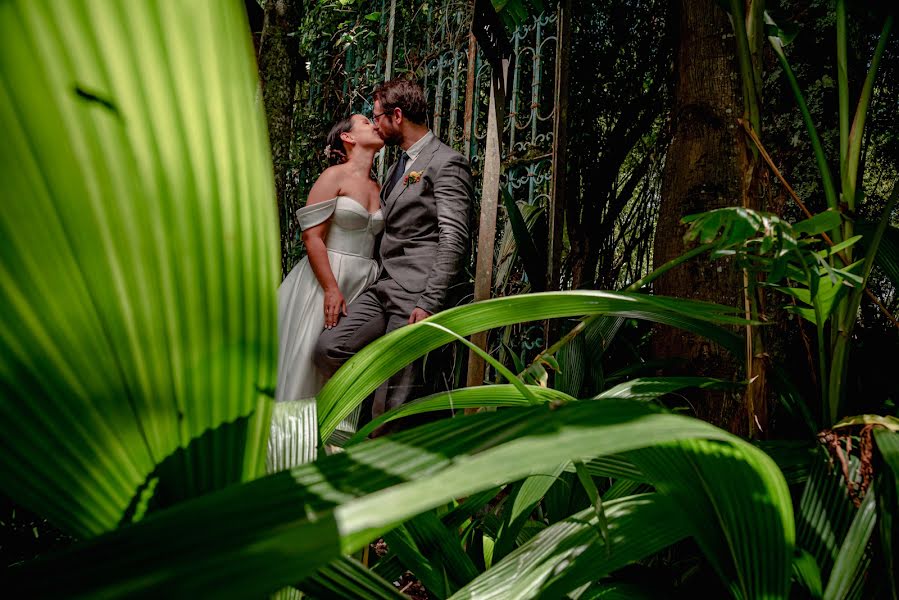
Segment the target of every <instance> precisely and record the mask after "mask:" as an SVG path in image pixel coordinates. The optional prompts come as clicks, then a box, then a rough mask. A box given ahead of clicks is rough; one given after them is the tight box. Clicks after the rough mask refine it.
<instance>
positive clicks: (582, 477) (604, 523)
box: [574, 461, 612, 553]
mask: <svg viewBox="0 0 899 600" xmlns="http://www.w3.org/2000/svg"><path fill="white" fill-rule="evenodd" d="M574 468H575V472H576V473H577V478H578V481H580V482H581V485H582V486H583V487H584V491H585V492H587V497H588V498H589V499H590V504H591V505H592V506H593V512H594V513H595V514H596V522H597V525H598V526H599V532H600V534H602V541H603V543H604V544H605V547H606V552H607V553H611V552H612V546H611V543H610V540H609V521H608V519H606V512H605V510H604V509H603V506H602V496H600V495H599V490H597V489H596V482H595V481H593V478H592V477H591V476H590V473H589V472H588V471H587V468H586V467H585V466H584V463H582V462H581V461H575V462H574Z"/></svg>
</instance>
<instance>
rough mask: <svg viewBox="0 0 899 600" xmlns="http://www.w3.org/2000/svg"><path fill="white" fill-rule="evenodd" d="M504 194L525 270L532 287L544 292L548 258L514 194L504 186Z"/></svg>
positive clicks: (536, 290)
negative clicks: (538, 243) (543, 253)
mask: <svg viewBox="0 0 899 600" xmlns="http://www.w3.org/2000/svg"><path fill="white" fill-rule="evenodd" d="M502 196H503V205H504V206H505V207H506V214H507V215H508V217H509V224H510V226H511V227H512V234H513V236H514V237H515V245H516V247H517V248H518V255H519V256H521V262H522V265H523V266H524V272H525V273H527V276H528V281H530V283H531V289H532V290H533V291H535V292H542V291H543V290H545V289H546V260H544V259H543V257H542V256H541V253H540V251H539V250H538V249H537V245H536V244H535V243H534V239H533V238H532V237H531V233H530V231H528V226H527V223H525V220H524V217H523V216H522V214H521V211H520V210H519V209H518V205H517V204H516V203H515V200H514V199H513V198H512V195H511V194H510V193H509V191H508V190H507V189H505V188H503V190H502Z"/></svg>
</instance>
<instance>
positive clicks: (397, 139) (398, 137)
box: [379, 130, 403, 146]
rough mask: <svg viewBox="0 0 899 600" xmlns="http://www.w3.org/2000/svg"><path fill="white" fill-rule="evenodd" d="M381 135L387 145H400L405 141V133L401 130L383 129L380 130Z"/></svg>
mask: <svg viewBox="0 0 899 600" xmlns="http://www.w3.org/2000/svg"><path fill="white" fill-rule="evenodd" d="M379 135H380V136H381V139H382V140H384V144H385V145H387V146H399V145H400V143H402V141H403V134H402V133H400V132H399V131H391V132H387V131H383V130H382V131H381V132H379Z"/></svg>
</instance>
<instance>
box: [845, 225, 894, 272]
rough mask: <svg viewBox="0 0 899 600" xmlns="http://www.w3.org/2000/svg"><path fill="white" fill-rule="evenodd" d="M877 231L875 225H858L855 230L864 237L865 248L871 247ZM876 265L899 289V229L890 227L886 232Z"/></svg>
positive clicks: (879, 248) (881, 240) (863, 244)
mask: <svg viewBox="0 0 899 600" xmlns="http://www.w3.org/2000/svg"><path fill="white" fill-rule="evenodd" d="M876 229H877V225H876V224H874V223H864V222H861V223H856V225H855V230H856V231H857V232H858V233H860V234H861V235H862V236H863V237H862V242H861V245H862V246H863V247H865V248H867V247H868V246H869V245H870V243H871V240H872V239H873V237H874V232H875V231H876ZM874 264H875V265H877V266H878V267H880V270H881V271H883V273H884V275H886V276H887V278H888V279H889V280H890V281H891V282H892V283H893V285H895V286H897V287H899V227H896V226H894V225H890V226H888V227H887V228H886V229H885V230H884V232H883V237H882V238H880V245H879V246H878V247H877V254H876V255H875V256H874Z"/></svg>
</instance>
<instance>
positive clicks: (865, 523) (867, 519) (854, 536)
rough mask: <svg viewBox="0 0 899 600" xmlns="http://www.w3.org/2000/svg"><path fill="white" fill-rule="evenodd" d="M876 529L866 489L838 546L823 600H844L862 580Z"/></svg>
mask: <svg viewBox="0 0 899 600" xmlns="http://www.w3.org/2000/svg"><path fill="white" fill-rule="evenodd" d="M876 525H877V511H876V504H875V503H874V490H872V489H869V490H868V493H867V494H865V499H864V500H862V505H861V506H860V507H859V509H858V511H856V514H855V518H854V519H853V520H852V525H851V526H850V527H849V531H848V532H847V533H846V538H845V539H844V540H843V543H842V545H841V546H840V551H839V553H838V554H837V558H836V561H835V562H834V565H833V570H832V571H831V573H830V577H829V578H828V580H827V587H826V588H825V589H824V596H823V598H824V600H837V599H838V598H846V597H847V596H848V595H849V592H850V591H851V590H852V589H853V588H854V587H855V586H856V585H858V584H859V582H860V580H861V578H862V577H864V574H865V571H866V570H867V567H868V564H869V563H870V562H871V556H870V555H869V554H868V540H870V539H871V534H872V533H874V527H875V526H876Z"/></svg>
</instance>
